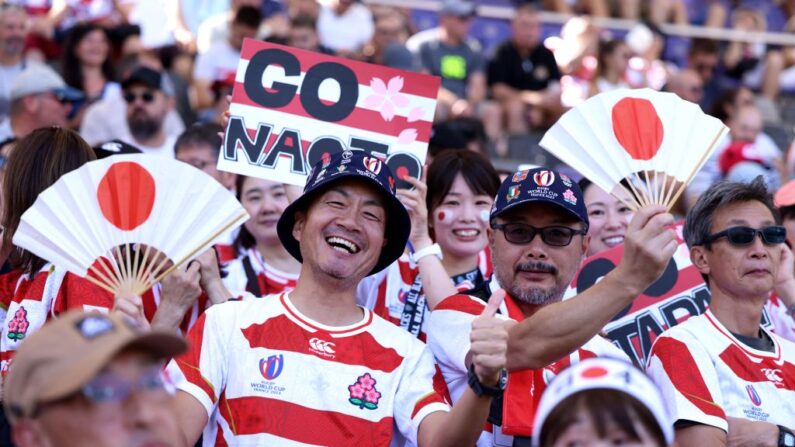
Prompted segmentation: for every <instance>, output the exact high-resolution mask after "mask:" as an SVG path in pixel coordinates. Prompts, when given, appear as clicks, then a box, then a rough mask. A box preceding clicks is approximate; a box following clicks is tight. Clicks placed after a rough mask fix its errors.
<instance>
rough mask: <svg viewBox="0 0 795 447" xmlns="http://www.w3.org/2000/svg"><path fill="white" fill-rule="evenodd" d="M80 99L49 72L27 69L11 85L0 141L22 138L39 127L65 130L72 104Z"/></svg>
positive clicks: (38, 67)
mask: <svg viewBox="0 0 795 447" xmlns="http://www.w3.org/2000/svg"><path fill="white" fill-rule="evenodd" d="M82 98H83V94H82V93H80V91H79V90H75V89H73V88H71V87H69V86H67V85H66V82H64V80H63V78H62V77H61V76H60V75H59V74H58V73H56V72H55V70H53V69H52V68H50V67H48V66H46V65H41V64H35V65H31V66H29V67H27V68H26V69H25V70H23V71H22V72H21V73H20V74H19V75H17V77H16V78H14V81H13V82H12V83H11V94H10V96H9V99H10V101H11V106H10V116H9V117H8V118H7V119H5V120H3V122H2V123H0V141H2V140H6V139H8V138H22V137H24V136H26V135H27V134H29V133H30V132H32V131H33V130H35V129H38V128H39V127H48V126H61V127H63V126H65V125H66V123H67V116H68V115H69V111H70V110H71V107H72V105H71V103H73V102H75V101H79V100H80V99H82Z"/></svg>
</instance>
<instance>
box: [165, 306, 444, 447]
mask: <svg viewBox="0 0 795 447" xmlns="http://www.w3.org/2000/svg"><path fill="white" fill-rule="evenodd" d="M188 341H189V343H190V349H189V351H188V352H187V353H185V354H183V355H182V356H180V357H179V358H177V359H175V360H173V361H172V362H171V363H170V364H169V366H168V369H167V371H168V373H169V375H170V376H171V379H172V380H173V381H174V382H175V384H176V385H177V387H178V389H180V390H182V391H185V392H187V393H189V394H190V395H192V396H194V397H195V398H196V399H197V400H198V401H199V402H200V403H201V404H202V405H203V406H204V408H205V410H206V411H207V414H208V416H209V422H208V424H207V426H206V427H205V431H204V445H205V446H211V445H229V446H242V445H291V446H306V445H331V446H350V445H367V446H388V445H403V444H402V443H403V442H405V441H406V440H408V441H410V442H412V443H415V444H416V442H417V430H418V429H419V425H420V422H421V421H422V420H423V418H424V417H425V416H427V415H428V414H430V413H432V412H436V411H447V410H449V407H448V405H447V404H446V403H444V402H443V399H442V397H441V396H440V395H439V394H438V393H436V392H435V391H434V388H433V383H432V381H433V376H434V372H435V366H434V361H433V356H432V354H431V352H430V350H429V349H428V348H427V347H426V346H425V345H424V344H423V343H421V342H420V341H419V340H417V339H416V338H413V337H411V336H410V335H409V334H407V333H406V332H405V331H402V330H401V329H400V328H398V327H396V326H395V325H393V324H391V323H389V322H387V321H384V320H383V319H381V318H379V317H378V316H376V315H374V314H373V313H372V312H370V311H369V310H367V309H364V317H363V318H362V320H361V321H359V322H358V323H356V324H353V325H350V326H346V327H329V326H326V325H323V324H320V323H317V322H314V321H312V320H310V319H309V318H307V317H306V316H304V315H302V314H301V313H300V312H299V311H298V310H297V309H296V308H295V307H294V306H293V305H292V303H291V302H290V300H289V296H288V294H287V293H284V294H281V295H277V296H270V297H267V298H266V299H261V300H247V301H235V302H228V303H224V304H220V305H217V306H213V307H212V308H210V309H209V310H208V311H207V312H205V314H204V315H203V316H202V317H200V318H199V321H198V323H197V324H196V326H194V328H193V329H192V330H191V332H190V334H189V336H188Z"/></svg>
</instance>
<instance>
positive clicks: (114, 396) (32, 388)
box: [3, 310, 186, 447]
mask: <svg viewBox="0 0 795 447" xmlns="http://www.w3.org/2000/svg"><path fill="white" fill-rule="evenodd" d="M185 348H186V345H185V342H184V341H183V340H182V339H181V338H179V337H177V336H176V335H173V334H169V333H165V332H157V331H152V332H149V331H147V332H144V331H142V330H140V329H139V328H137V327H135V326H133V325H132V323H131V322H129V321H128V320H127V319H126V317H124V316H121V315H113V314H112V315H110V316H106V315H103V314H100V313H85V312H82V311H77V310H75V311H70V312H68V313H66V314H63V315H62V316H61V317H60V318H58V319H57V320H53V321H51V322H49V323H47V324H45V325H44V326H43V327H42V328H41V329H40V330H39V331H37V332H36V333H35V334H33V335H31V336H30V338H29V339H26V340H25V341H24V342H23V343H22V344H21V345H20V348H19V351H18V353H17V355H16V356H15V357H14V362H13V363H12V365H11V367H10V370H9V373H8V376H7V378H6V380H5V383H4V387H3V388H4V395H3V404H4V405H5V410H6V414H7V415H8V418H9V420H10V421H11V426H12V433H13V438H14V442H15V444H16V445H17V446H18V447H33V446H63V447H69V446H80V447H83V446H109V445H114V446H123V447H135V446H151V447H154V446H159V447H178V446H182V445H185V443H184V439H183V438H182V433H180V431H179V427H178V426H177V421H176V417H175V414H174V408H173V403H174V401H173V396H172V395H171V394H169V392H168V391H167V390H166V386H165V383H164V380H163V372H162V367H163V362H164V360H165V359H168V358H171V357H172V356H174V355H176V354H179V353H180V352H182V351H184V350H185Z"/></svg>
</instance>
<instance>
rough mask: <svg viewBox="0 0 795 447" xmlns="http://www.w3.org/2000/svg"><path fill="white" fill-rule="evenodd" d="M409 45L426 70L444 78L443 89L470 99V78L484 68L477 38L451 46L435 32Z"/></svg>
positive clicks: (433, 30) (414, 39)
mask: <svg viewBox="0 0 795 447" xmlns="http://www.w3.org/2000/svg"><path fill="white" fill-rule="evenodd" d="M406 46H407V47H408V48H409V50H412V51H414V52H415V53H416V54H417V55H418V57H419V60H420V63H421V65H422V67H423V68H424V69H425V70H426V71H428V72H429V73H430V74H432V75H434V76H439V77H441V78H442V87H444V88H446V89H447V90H450V91H451V92H453V93H455V94H456V95H457V96H459V97H462V98H466V96H467V83H468V82H469V77H470V76H471V75H472V74H473V73H478V72H483V70H484V69H485V68H484V61H483V54H482V51H481V47H480V44H479V43H478V42H477V41H476V40H474V39H467V40H465V41H464V42H462V43H460V44H459V45H458V46H455V47H451V46H448V45H445V44H444V43H442V41H441V40H440V39H439V30H438V29H432V30H427V31H422V32H420V33H418V34H416V35H415V36H413V37H412V38H411V39H410V40H409V42H407V43H406Z"/></svg>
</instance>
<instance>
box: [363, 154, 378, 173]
mask: <svg viewBox="0 0 795 447" xmlns="http://www.w3.org/2000/svg"><path fill="white" fill-rule="evenodd" d="M362 163H363V164H364V167H365V168H367V170H368V171H370V172H372V173H373V174H376V175H378V173H379V172H381V167H382V166H383V162H382V161H381V160H379V159H377V158H375V157H364V158H363V159H362Z"/></svg>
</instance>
